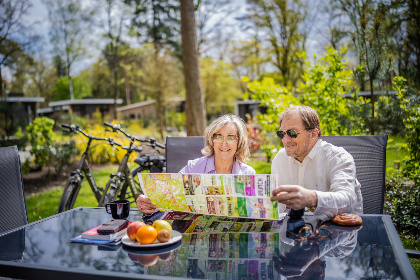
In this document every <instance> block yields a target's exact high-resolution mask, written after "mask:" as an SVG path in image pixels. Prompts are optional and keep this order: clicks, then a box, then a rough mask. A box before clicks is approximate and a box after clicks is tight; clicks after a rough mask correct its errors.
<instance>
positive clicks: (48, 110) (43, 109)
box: [36, 108, 53, 114]
mask: <svg viewBox="0 0 420 280" xmlns="http://www.w3.org/2000/svg"><path fill="white" fill-rule="evenodd" d="M36 112H37V113H38V114H45V113H52V112H53V109H52V108H40V109H38V110H36Z"/></svg>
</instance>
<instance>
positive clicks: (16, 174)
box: [0, 146, 28, 234]
mask: <svg viewBox="0 0 420 280" xmlns="http://www.w3.org/2000/svg"><path fill="white" fill-rule="evenodd" d="M0 193H1V195H0V234H1V233H2V232H5V231H8V230H10V229H13V228H16V227H19V226H23V225H26V224H28V212H27V210H26V201H25V194H24V190H23V181H22V170H21V165H20V158H19V152H18V149H17V147H16V146H11V147H3V148H0Z"/></svg>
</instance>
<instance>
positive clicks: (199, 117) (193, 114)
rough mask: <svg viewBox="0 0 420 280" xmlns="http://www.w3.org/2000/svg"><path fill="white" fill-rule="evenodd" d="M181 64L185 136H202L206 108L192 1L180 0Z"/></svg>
mask: <svg viewBox="0 0 420 280" xmlns="http://www.w3.org/2000/svg"><path fill="white" fill-rule="evenodd" d="M180 2H181V34H182V64H183V65H184V76H185V90H186V102H185V103H186V105H185V107H186V108H185V111H186V119H187V135H188V136H200V135H203V133H204V129H205V127H206V108H205V106H204V96H203V91H202V86H201V77H200V68H199V63H198V47H197V34H196V25H195V17H194V3H193V0H181V1H180Z"/></svg>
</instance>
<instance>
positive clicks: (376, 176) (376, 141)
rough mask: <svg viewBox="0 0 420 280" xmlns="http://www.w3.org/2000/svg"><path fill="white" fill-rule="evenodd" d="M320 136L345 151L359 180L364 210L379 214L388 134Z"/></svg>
mask: <svg viewBox="0 0 420 280" xmlns="http://www.w3.org/2000/svg"><path fill="white" fill-rule="evenodd" d="M322 140H324V141H327V142H329V143H331V144H333V145H335V146H339V147H343V148H344V149H346V151H347V152H349V153H350V154H351V155H352V156H353V159H354V162H355V164H356V176H357V180H358V181H359V183H360V184H361V188H362V196H363V213H364V214H382V213H383V208H384V194H385V167H386V145H387V141H388V135H387V134H383V135H360V136H322Z"/></svg>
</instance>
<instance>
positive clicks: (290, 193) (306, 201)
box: [271, 185, 318, 210]
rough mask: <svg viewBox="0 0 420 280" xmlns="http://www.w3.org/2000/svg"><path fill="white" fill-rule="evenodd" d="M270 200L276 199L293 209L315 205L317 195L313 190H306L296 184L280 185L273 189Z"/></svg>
mask: <svg viewBox="0 0 420 280" xmlns="http://www.w3.org/2000/svg"><path fill="white" fill-rule="evenodd" d="M271 201H277V202H280V203H283V204H286V205H287V206H288V207H290V208H292V209H294V210H299V209H302V208H305V207H313V206H317V204H318V197H317V195H316V192H315V191H314V190H308V189H305V188H304V187H301V186H298V185H282V186H279V187H277V188H276V189H274V190H273V196H272V197H271Z"/></svg>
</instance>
